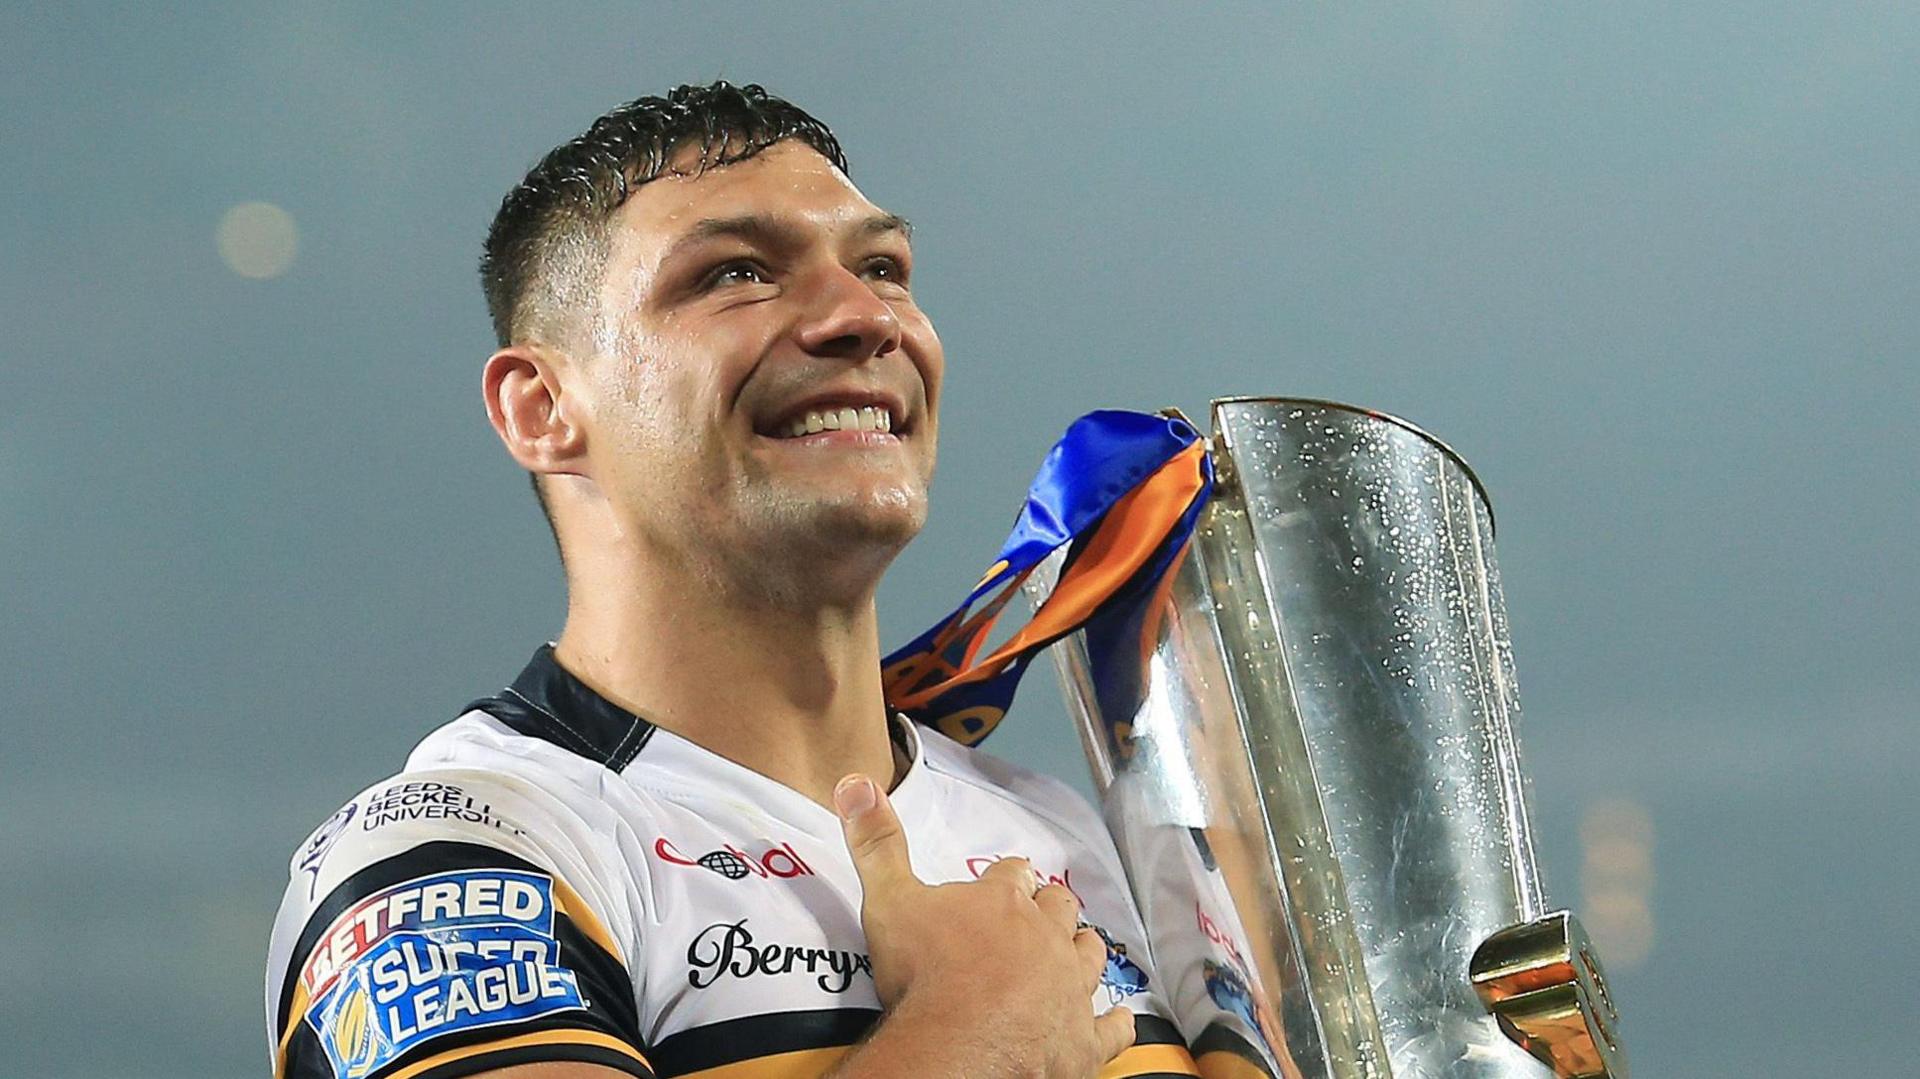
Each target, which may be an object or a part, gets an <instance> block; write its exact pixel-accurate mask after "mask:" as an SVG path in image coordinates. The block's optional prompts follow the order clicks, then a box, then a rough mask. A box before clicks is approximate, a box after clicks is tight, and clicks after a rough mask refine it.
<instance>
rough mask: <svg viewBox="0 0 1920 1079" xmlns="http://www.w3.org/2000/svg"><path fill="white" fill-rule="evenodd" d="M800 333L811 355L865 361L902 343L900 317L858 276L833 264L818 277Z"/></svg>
mask: <svg viewBox="0 0 1920 1079" xmlns="http://www.w3.org/2000/svg"><path fill="white" fill-rule="evenodd" d="M798 337H799V341H800V347H801V348H804V349H806V350H807V352H809V353H811V354H812V355H815V356H824V357H829V358H832V359H841V360H852V361H854V362H856V363H864V362H865V361H867V360H870V359H872V358H874V357H875V356H885V355H886V354H887V353H889V352H892V351H893V350H894V349H896V348H899V347H900V320H899V319H898V318H896V317H895V316H894V313H893V308H892V307H890V306H888V304H887V302H886V301H885V300H883V299H881V298H880V297H879V296H877V295H875V294H874V291H873V289H872V288H871V287H869V286H868V284H867V283H866V282H865V281H862V280H861V279H860V278H859V276H857V275H856V274H854V273H853V272H852V271H850V270H848V269H846V268H845V267H834V268H833V269H831V270H825V271H822V273H821V274H820V276H819V278H817V279H816V281H815V284H814V296H813V297H812V303H811V304H810V305H809V317H808V318H806V319H805V320H804V321H803V322H802V323H801V324H800V327H799V331H798Z"/></svg>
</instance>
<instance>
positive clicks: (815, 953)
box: [687, 918, 873, 993]
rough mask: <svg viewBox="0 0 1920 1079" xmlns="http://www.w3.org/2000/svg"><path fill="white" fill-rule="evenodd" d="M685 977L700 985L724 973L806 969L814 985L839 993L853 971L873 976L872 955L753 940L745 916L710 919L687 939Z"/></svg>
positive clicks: (754, 974) (748, 974) (802, 971)
mask: <svg viewBox="0 0 1920 1079" xmlns="http://www.w3.org/2000/svg"><path fill="white" fill-rule="evenodd" d="M687 965H688V966H689V967H691V968H693V969H691V970H689V971H688V972H687V983H688V984H690V985H692V986H693V987H694V988H695V989H705V988H706V987H707V986H709V985H712V984H713V983H715V982H717V981H719V980H720V979H721V978H724V977H726V976H728V975H732V976H733V977H735V978H759V977H765V976H770V975H771V976H778V975H782V974H811V975H813V981H814V984H815V985H818V986H819V987H820V988H821V989H823V990H825V991H826V992H829V993H844V992H846V991H847V990H848V989H849V988H851V987H852V986H853V979H854V976H855V975H858V974H865V975H866V976H867V977H869V978H871V977H873V961H872V960H871V959H869V958H868V957H866V956H864V955H861V954H860V953H859V952H849V951H845V950H842V949H839V948H801V947H796V946H794V945H791V944H771V943H759V944H756V943H755V942H754V939H753V933H752V932H751V931H750V930H748V929H747V920H746V919H745V918H742V919H740V920H739V921H737V922H716V923H715V924H713V925H710V926H708V927H706V928H705V929H702V930H701V931H700V935H699V936H696V937H694V938H693V943H692V944H689V945H687Z"/></svg>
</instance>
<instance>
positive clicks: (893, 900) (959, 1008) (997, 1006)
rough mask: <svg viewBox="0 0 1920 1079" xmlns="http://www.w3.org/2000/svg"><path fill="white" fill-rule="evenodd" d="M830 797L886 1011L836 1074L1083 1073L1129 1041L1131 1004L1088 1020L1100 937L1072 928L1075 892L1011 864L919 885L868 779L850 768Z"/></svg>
mask: <svg viewBox="0 0 1920 1079" xmlns="http://www.w3.org/2000/svg"><path fill="white" fill-rule="evenodd" d="M833 798H834V807H835V808H836V809H837V810H838V811H839V813H840V819H841V825H842V827H843V829H844V830H845V832H846V838H847V849H848V850H849V851H850V852H851V853H852V855H853V865H854V868H855V869H856V870H857V871H858V872H859V874H860V884H861V888H862V890H863V891H864V893H865V895H864V897H863V900H862V904H861V912H860V920H861V924H862V926H863V927H864V928H865V930H866V934H867V950H868V953H869V955H870V956H871V958H872V962H873V980H874V986H875V988H876V989H877V990H878V992H879V995H880V1003H881V1004H882V1005H883V1006H884V1007H885V1008H886V1010H887V1014H886V1016H885V1017H884V1018H883V1019H882V1020H881V1022H880V1026H879V1027H878V1028H877V1029H876V1031H875V1033H874V1035H873V1037H872V1038H870V1039H868V1041H867V1042H866V1043H865V1044H864V1045H862V1047H861V1048H860V1049H859V1050H856V1051H855V1052H854V1053H853V1054H851V1055H850V1056H849V1057H847V1059H846V1060H845V1061H844V1062H843V1063H842V1065H841V1067H840V1069H839V1070H838V1071H836V1072H835V1075H836V1076H840V1077H843V1079H853V1077H855V1076H865V1075H875V1076H878V1075H898V1074H907V1071H908V1068H910V1067H911V1068H913V1069H915V1070H919V1071H920V1073H921V1074H947V1075H953V1074H963V1075H967V1076H970V1077H971V1076H979V1077H988V1076H992V1077H1000V1076H1007V1077H1013V1076H1018V1077H1021V1079H1026V1077H1033V1076H1045V1077H1048V1079H1088V1077H1090V1076H1093V1075H1095V1074H1097V1073H1098V1072H1099V1070H1100V1068H1101V1066H1102V1065H1104V1064H1105V1063H1106V1062H1107V1061H1109V1060H1112V1059H1113V1058H1114V1057H1116V1056H1118V1055H1119V1054H1120V1053H1121V1052H1122V1051H1124V1050H1125V1049H1126V1048H1127V1047H1128V1046H1130V1045H1132V1044H1133V1013H1132V1012H1130V1011H1128V1010H1127V1009H1126V1008H1114V1009H1113V1010H1111V1011H1109V1012H1107V1013H1106V1014H1105V1015H1101V1016H1099V1017H1095V1016H1094V1014H1093V1009H1092V1004H1091V1001H1092V997H1093V990H1094V987H1095V986H1096V985H1098V984H1099V981H1100V972H1101V970H1102V969H1103V968H1104V967H1105V966H1106V961H1107V950H1106V944H1105V942H1103V941H1102V940H1101V939H1100V934H1099V933H1098V932H1096V931H1094V930H1093V929H1091V928H1083V927H1081V926H1080V925H1079V902H1078V901H1077V900H1076V899H1075V898H1074V896H1073V893H1072V892H1069V891H1068V890H1067V889H1066V888H1063V887H1061V886H1060V885H1057V884H1051V885H1048V886H1046V887H1044V888H1041V887H1038V883H1039V882H1038V880H1037V879H1036V877H1035V875H1034V872H1033V867H1032V866H1031V865H1029V864H1028V863H1027V862H1026V860H1025V859H1021V858H1007V859H1003V860H1001V861H998V862H995V863H994V864H993V865H991V866H989V867H988V868H987V870H986V872H984V873H982V874H981V875H980V879H979V880H975V881H967V882H964V883H955V884H940V885H927V884H923V883H921V881H920V879H919V878H917V877H915V876H914V875H913V868H912V866H911V864H910V863H909V862H908V859H907V839H906V835H905V833H904V832H902V830H901V828H900V819H899V817H897V816H895V815H894V812H893V807H892V806H891V805H889V804H888V802H887V798H886V796H885V795H884V794H882V793H881V792H880V789H879V787H878V786H877V785H876V784H875V783H874V782H873V781H872V780H871V779H869V778H867V777H866V776H859V775H855V776H848V777H847V778H846V779H843V780H841V781H840V784H839V786H838V787H836V788H835V790H834V794H833ZM921 1069H927V1070H921Z"/></svg>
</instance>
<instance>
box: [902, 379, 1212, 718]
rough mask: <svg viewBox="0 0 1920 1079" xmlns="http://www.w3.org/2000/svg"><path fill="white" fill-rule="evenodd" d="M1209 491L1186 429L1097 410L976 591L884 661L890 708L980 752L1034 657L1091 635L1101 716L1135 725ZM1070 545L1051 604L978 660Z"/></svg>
mask: <svg viewBox="0 0 1920 1079" xmlns="http://www.w3.org/2000/svg"><path fill="white" fill-rule="evenodd" d="M1212 490H1213V461H1212V459H1211V458H1210V457H1209V456H1208V455H1207V452H1206V442H1205V440H1204V439H1202V438H1201V436H1200V433H1199V432H1198V431H1196V430H1194V428H1193V425H1192V424H1189V423H1187V422H1186V421H1185V420H1182V419H1179V418H1177V417H1169V416H1155V415H1150V414H1148V413H1143V412H1122V411H1101V412H1091V413H1088V414H1087V415H1085V416H1082V417H1081V418H1080V419H1078V420H1076V421H1074V423H1073V426H1071V427H1069V428H1068V429H1067V432H1066V434H1064V435H1062V436H1061V437H1060V441H1059V442H1057V443H1055V444H1054V447H1053V449H1052V450H1051V451H1049V452H1048V454H1047V458H1046V460H1045V461H1044V462H1043V463H1042V464H1041V466H1040V472H1039V474H1038V475H1036V476H1035V477H1034V479H1033V483H1032V485H1031V486H1030V487H1029V488H1028V489H1027V502H1026V505H1025V506H1024V507H1022V508H1021V511H1020V516H1019V518H1018V519H1017V520H1016V521H1015V522H1014V526H1013V533H1012V534H1011V535H1009V536H1008V537H1007V541H1006V543H1004V544H1002V545H1001V548H1000V556H999V558H998V559H996V560H995V561H994V563H993V565H992V566H990V567H989V568H988V569H987V572H986V574H985V575H984V576H982V577H981V578H980V583H978V584H976V585H974V587H973V591H971V592H969V593H968V594H967V597H966V599H965V600H963V601H962V602H961V604H960V606H958V607H956V608H955V609H954V611H953V613H951V614H949V615H948V616H947V617H945V618H943V619H941V620H940V621H939V622H938V623H937V624H936V625H934V626H933V628H931V629H929V630H927V631H926V632H925V633H922V634H921V635H920V636H919V637H917V638H915V639H914V640H913V642H912V643H910V644H908V645H907V646H906V647H904V648H901V649H899V650H898V651H895V652H894V653H893V654H891V655H889V656H888V657H887V658H886V659H885V661H884V662H883V665H882V674H881V678H882V685H883V687H884V689H885V692H886V697H887V703H888V704H889V705H890V706H891V707H892V708H894V709H895V710H896V711H900V712H904V713H906V714H907V715H909V716H911V717H913V718H914V719H915V720H916V721H918V722H920V723H924V724H926V725H928V726H930V727H933V728H934V729H935V730H938V731H940V732H941V733H943V734H945V735H947V736H948V737H949V738H952V739H954V740H955V741H958V742H962V743H964V744H966V745H975V744H978V743H979V742H980V741H981V740H982V739H984V738H986V736H987V735H988V734H991V733H992V732H993V729H994V727H995V726H996V725H997V724H999V722H1000V720H1001V718H1002V717H1004V716H1005V715H1006V711H1007V708H1008V707H1009V706H1010V705H1011V704H1012V703H1013V694H1014V690H1015V689H1016V688H1017V687H1018V686H1019V683H1020V679H1021V677H1022V676H1023V675H1025V674H1026V670H1027V666H1028V664H1029V663H1031V661H1032V659H1033V657H1034V655H1035V654H1036V653H1038V652H1039V651H1040V649H1042V648H1045V647H1046V646H1047V645H1049V644H1052V643H1053V642H1054V641H1057V640H1059V639H1060V638H1062V637H1064V636H1066V635H1067V634H1069V633H1072V632H1073V631H1075V630H1080V629H1084V630H1085V631H1086V634H1087V644H1088V650H1089V653H1090V655H1092V656H1093V657H1094V659H1095V667H1096V670H1095V672H1094V673H1095V678H1094V689H1095V694H1096V697H1097V698H1098V704H1099V706H1100V711H1101V714H1102V715H1103V716H1107V717H1110V718H1109V722H1110V723H1111V722H1121V721H1126V720H1131V719H1132V717H1133V712H1134V709H1135V708H1136V707H1137V706H1138V698H1139V693H1140V690H1141V687H1140V685H1139V684H1138V682H1139V672H1140V671H1141V670H1142V669H1143V667H1144V664H1143V663H1142V662H1141V661H1142V660H1143V659H1144V657H1145V656H1146V655H1147V654H1148V653H1150V652H1151V651H1152V649H1153V647H1154V644H1155V643H1156V641H1157V639H1158V636H1159V631H1160V625H1159V618H1160V615H1161V613H1162V611H1163V610H1164V600H1165V597H1166V592H1167V589H1168V588H1169V587H1171V584H1172V581H1173V572H1174V570H1175V569H1176V568H1177V567H1178V566H1179V564H1180V559H1181V556H1182V555H1184V554H1185V553H1186V548H1187V543H1188V541H1189V540H1190V539H1191V538H1192V536H1193V529H1194V525H1195V523H1196V522H1197V521H1198V520H1199V518H1200V511H1201V509H1202V508H1203V507H1204V506H1205V505H1206V501H1207V496H1208V495H1209V494H1210V493H1211V492H1212ZM1069 544H1071V547H1070V548H1069V549H1068V552H1067V558H1066V561H1065V564H1064V565H1063V567H1062V569H1061V571H1060V578H1059V580H1058V582H1057V583H1055V585H1054V588H1053V591H1052V593H1051V594H1050V595H1049V596H1048V597H1047V600H1046V602H1045V603H1043V604H1041V605H1040V608H1039V610H1037V611H1035V612H1034V614H1033V617H1032V618H1031V619H1030V620H1029V621H1028V622H1027V624H1026V625H1025V626H1022V627H1021V628H1020V629H1019V631H1018V632H1016V633H1014V634H1013V636H1012V637H1010V638H1008V639H1007V640H1006V641H1005V642H1004V643H1002V644H1001V645H1000V646H999V647H997V648H995V649H993V650H992V651H991V652H990V653H988V654H987V655H985V656H981V655H980V652H981V651H982V649H983V648H984V646H985V645H986V642H987V636H988V634H989V633H991V632H992V630H993V626H994V623H995V622H996V621H998V620H999V617H1000V614H1001V612H1002V611H1003V610H1004V609H1005V608H1006V605H1007V603H1008V601H1010V600H1011V599H1012V598H1013V596H1014V594H1015V593H1017V592H1018V591H1019V589H1020V583H1021V582H1022V581H1024V580H1026V579H1027V577H1028V575H1030V574H1031V573H1032V572H1033V571H1034V569H1035V568H1036V567H1037V566H1039V565H1040V563H1041V562H1042V561H1044V560H1045V559H1046V557H1047V556H1048V555H1050V554H1052V553H1053V552H1054V551H1056V550H1058V549H1060V548H1061V547H1062V546H1066V545H1069ZM983 599H984V600H985V603H984V604H983V605H982V606H981V607H980V609H979V610H977V611H975V610H973V606H974V604H976V603H980V602H981V601H982V600H983ZM1116 650H1119V651H1116ZM1103 656H1113V657H1114V658H1115V659H1119V657H1122V656H1125V657H1127V660H1126V661H1122V662H1101V657H1103Z"/></svg>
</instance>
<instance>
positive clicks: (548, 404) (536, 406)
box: [480, 345, 587, 476]
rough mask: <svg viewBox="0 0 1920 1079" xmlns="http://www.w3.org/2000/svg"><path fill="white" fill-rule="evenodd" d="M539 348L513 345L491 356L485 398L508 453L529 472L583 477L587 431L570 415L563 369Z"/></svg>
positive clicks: (482, 381)
mask: <svg viewBox="0 0 1920 1079" xmlns="http://www.w3.org/2000/svg"><path fill="white" fill-rule="evenodd" d="M562 362H564V361H558V362H556V360H555V358H554V357H553V356H551V355H550V354H549V353H548V352H547V350H545V349H543V348H541V347H540V346H538V345H508V346H507V347H506V348H503V349H501V350H500V351H498V352H495V353H494V354H493V355H491V356H489V357H487V366H486V369H485V370H484V371H483V372H482V373H481V376H480V393H481V396H483V397H484V398H485V399H486V402H487V419H488V420H489V421H491V422H492V423H493V431H494V433H495V434H497V435H499V436H500V441H501V442H502V443H504V444H505V445H506V447H507V452H508V453H509V454H511V455H512V456H513V459H514V460H515V461H516V462H518V463H519V465H520V467H521V468H524V469H526V470H527V471H529V472H540V473H547V474H552V473H561V474H566V475H576V476H577V475H582V474H583V473H584V471H585V468H586V460H587V436H586V431H585V430H584V429H582V428H581V427H580V426H579V425H578V424H577V423H575V422H574V421H573V419H572V417H571V415H570V413H572V412H573V411H575V409H573V408H570V407H568V406H570V405H573V404H576V403H575V402H570V401H568V400H567V399H566V390H565V387H564V386H563V385H562V383H561V380H560V369H559V365H560V363H562Z"/></svg>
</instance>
